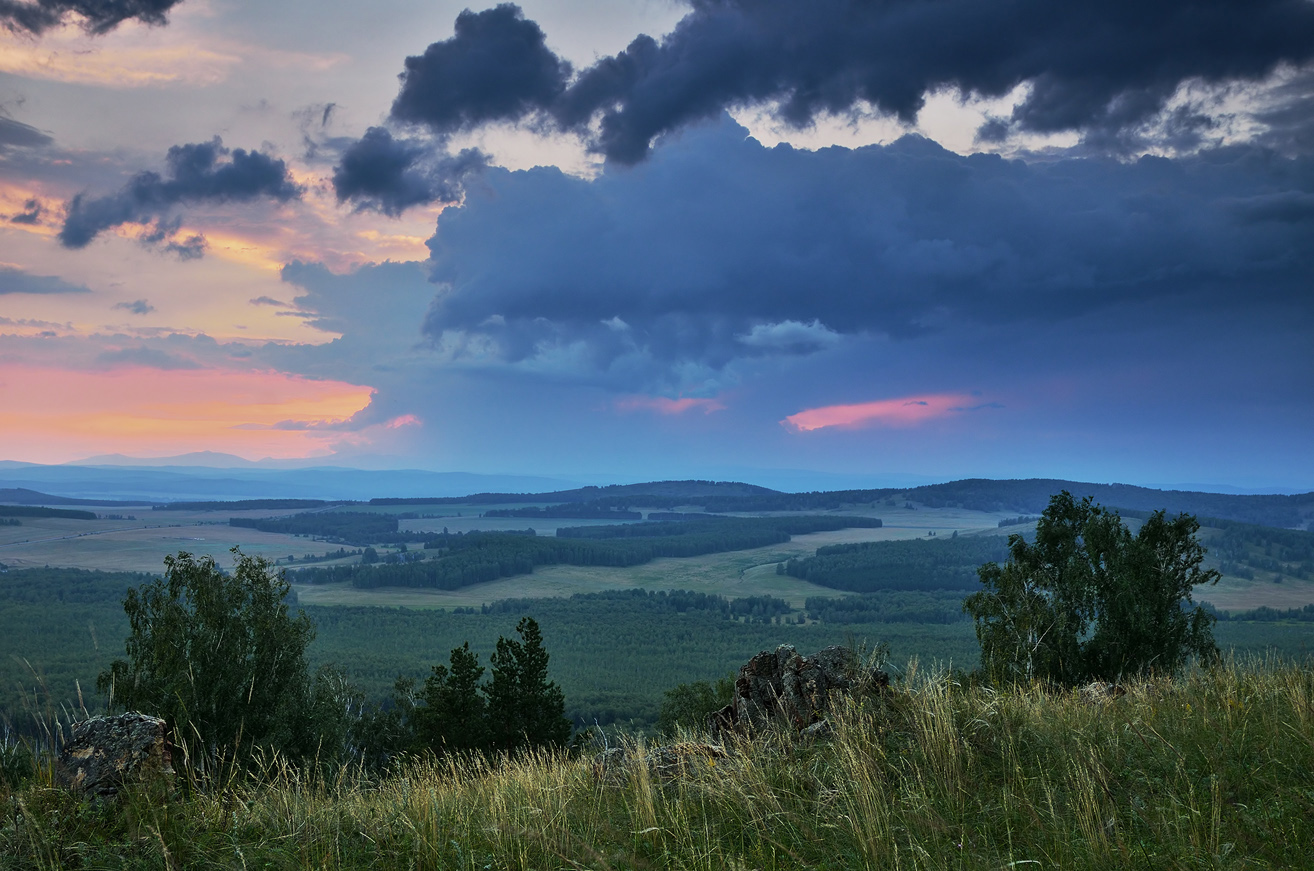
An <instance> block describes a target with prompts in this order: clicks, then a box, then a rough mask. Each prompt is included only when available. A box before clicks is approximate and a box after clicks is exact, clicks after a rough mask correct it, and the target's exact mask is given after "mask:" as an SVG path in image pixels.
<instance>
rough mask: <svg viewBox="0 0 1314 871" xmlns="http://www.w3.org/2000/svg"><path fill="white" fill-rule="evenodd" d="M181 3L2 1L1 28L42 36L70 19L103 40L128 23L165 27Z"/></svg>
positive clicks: (154, 0) (139, 0)
mask: <svg viewBox="0 0 1314 871" xmlns="http://www.w3.org/2000/svg"><path fill="white" fill-rule="evenodd" d="M180 2H181V0H0V26H4V27H6V28H8V29H9V30H13V31H26V32H28V33H32V34H37V35H40V34H42V33H45V32H46V31H47V30H50V29H51V28H53V27H58V26H59V25H60V24H63V23H64V22H65V21H67V20H68V19H70V18H74V19H76V20H77V21H78V22H79V23H80V24H81V25H82V28H83V29H84V30H86V31H87V32H88V33H90V34H93V35H96V36H100V35H103V34H106V33H109V32H110V31H111V30H113V29H114V28H116V27H118V26H119V25H120V24H122V23H123V22H125V21H128V20H136V21H140V22H142V23H143V24H154V25H162V24H167V23H168V20H169V16H168V13H169V10H170V9H172V8H173V7H174V6H177V5H178V3H180Z"/></svg>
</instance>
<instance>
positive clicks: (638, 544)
mask: <svg viewBox="0 0 1314 871" xmlns="http://www.w3.org/2000/svg"><path fill="white" fill-rule="evenodd" d="M879 523H880V521H879V520H878V519H876V518H867V517H832V516H821V517H807V516H804V517H761V518H708V519H703V520H693V521H687V522H679V523H675V522H671V523H653V524H649V523H643V524H626V525H617V526H586V527H573V528H570V529H568V530H558V536H557V537H555V538H552V537H546V536H538V535H534V534H532V530H530V531H528V534H526V533H510V532H469V533H464V534H460V533H457V534H450V535H449V534H433V535H432V536H431V538H430V539H429V540H428V541H426V543H425V549H426V551H428V550H433V551H437V553H436V554H435V555H433V556H431V557H430V558H429V559H425V560H423V561H417V562H407V563H403V564H400V565H378V566H362V565H346V566H324V567H315V568H306V569H301V570H299V571H298V572H297V580H298V581H300V582H303V583H309V584H328V583H350V584H351V585H352V586H355V587H358V588H365V589H368V588H373V587H427V588H432V589H439V590H455V589H460V588H461V587H466V586H470V585H472V584H479V583H487V582H488V581H494V580H497V579H499V578H505V577H512V576H514V575H523V574H530V573H532V572H533V571H534V569H535V568H536V567H538V566H548V565H573V566H610V567H616V568H623V567H627V566H635V565H642V564H644V563H647V562H651V561H652V560H654V559H657V558H660V557H691V556H703V555H705V554H710V553H722V552H725V551H733V550H747V549H750V548H755V547H765V546H767V545H772V544H782V543H784V542H786V541H789V539H790V536H791V534H803V533H807V532H818V531H822V530H827V529H844V528H848V527H850V526H862V527H872V526H876V525H879ZM562 533H565V534H564V535H563V534H562Z"/></svg>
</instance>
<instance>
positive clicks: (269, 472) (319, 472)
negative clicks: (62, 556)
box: [0, 455, 582, 504]
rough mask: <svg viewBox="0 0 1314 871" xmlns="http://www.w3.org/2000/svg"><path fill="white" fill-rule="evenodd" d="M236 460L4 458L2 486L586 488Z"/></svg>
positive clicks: (318, 491)
mask: <svg viewBox="0 0 1314 871" xmlns="http://www.w3.org/2000/svg"><path fill="white" fill-rule="evenodd" d="M190 456H192V457H195V455H190ZM221 456H226V455H221ZM101 459H106V458H101ZM162 459H168V460H186V459H187V458H186V457H168V458H162ZM232 459H233V460H237V461H238V462H239V463H246V465H244V466H243V465H234V466H232V467H227V468H219V467H213V466H199V465H187V464H186V463H183V464H182V465H160V466H129V465H119V464H115V463H108V464H106V465H61V466H45V465H37V464H33V463H16V462H13V461H0V490H4V489H24V488H26V489H29V490H38V491H41V492H42V493H46V494H52V495H54V496H57V497H63V498H69V499H84V500H90V501H92V502H94V503H96V504H106V502H107V501H111V502H121V501H128V502H133V503H135V504H141V503H143V502H146V503H156V502H182V501H207V500H217V499H328V500H339V499H347V500H367V499H370V498H372V497H375V496H464V495H466V494H469V493H477V492H480V491H488V490H504V491H518V492H543V491H548V490H560V489H564V488H569V487H578V486H579V485H580V484H581V483H582V482H580V481H572V480H569V479H561V478H549V477H539V476H533V475H477V474H471V473H467V472H428V471H424V470H421V469H389V470H379V471H374V470H368V469H348V468H343V467H339V466H325V467H315V466H311V467H305V468H291V469H280V468H276V467H271V466H266V465H262V464H261V463H250V462H248V461H245V460H241V459H240V458H238V457H233V458H232ZM275 462H277V461H275ZM61 504H64V503H61Z"/></svg>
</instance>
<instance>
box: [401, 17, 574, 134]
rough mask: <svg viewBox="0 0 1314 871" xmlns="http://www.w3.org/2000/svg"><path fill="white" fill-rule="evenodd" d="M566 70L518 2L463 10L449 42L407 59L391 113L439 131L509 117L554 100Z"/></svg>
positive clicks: (562, 85) (564, 77) (452, 130)
mask: <svg viewBox="0 0 1314 871" xmlns="http://www.w3.org/2000/svg"><path fill="white" fill-rule="evenodd" d="M569 75H570V65H569V64H567V63H566V62H565V61H563V60H561V59H560V58H558V57H557V56H556V55H555V54H553V52H552V51H551V49H549V48H548V47H547V45H546V42H545V39H544V36H543V31H542V30H540V29H539V26H538V25H537V24H535V23H534V22H533V21H526V20H525V18H524V16H523V15H522V14H521V12H520V9H519V8H518V7H517V6H515V5H513V4H511V3H503V4H502V5H500V6H497V7H496V8H493V9H487V10H485V11H483V12H471V11H470V10H469V9H467V10H465V11H464V12H462V13H461V14H460V15H458V16H457V18H456V33H455V35H454V36H453V37H452V38H451V39H448V40H444V41H443V42H435V43H433V44H432V45H430V46H429V47H428V48H427V49H425V52H424V54H422V55H419V56H417V57H408V58H406V69H405V72H403V73H402V74H401V80H402V86H401V92H400V93H399V94H398V95H397V99H396V100H395V101H394V102H393V104H392V118H393V119H394V120H396V121H403V122H413V123H420V124H425V125H428V126H429V127H430V128H432V129H433V130H435V131H437V132H439V133H454V132H456V131H458V130H464V129H469V128H471V127H475V126H478V125H480V124H485V123H488V122H490V121H515V120H518V119H520V118H523V117H524V116H526V115H528V114H530V113H533V112H537V111H541V110H543V109H546V108H548V107H549V106H550V105H552V103H553V102H554V101H555V100H556V99H557V98H558V97H559V96H560V95H561V92H562V91H563V90H564V89H565V86H566V79H567V77H568V76H569Z"/></svg>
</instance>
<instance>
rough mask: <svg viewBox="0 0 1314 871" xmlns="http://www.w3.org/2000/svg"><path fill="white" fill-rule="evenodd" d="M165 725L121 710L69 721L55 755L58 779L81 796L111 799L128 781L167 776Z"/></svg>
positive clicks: (170, 771)
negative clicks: (68, 734)
mask: <svg viewBox="0 0 1314 871" xmlns="http://www.w3.org/2000/svg"><path fill="white" fill-rule="evenodd" d="M171 762H172V759H171V754H170V751H169V742H168V727H167V726H166V724H165V722H164V721H163V720H161V719H160V718H159V717H149V716H147V715H145V714H137V713H127V714H120V715H118V716H116V717H92V718H91V719H90V720H83V721H82V722H80V723H74V724H73V731H72V737H71V738H70V739H69V740H68V741H67V742H65V744H64V749H63V750H62V751H60V754H59V769H58V773H59V779H60V781H61V783H63V785H64V786H66V787H67V788H69V789H71V790H73V791H74V792H77V793H80V794H82V795H84V796H87V797H94V798H114V797H115V796H117V795H118V794H119V792H120V791H121V790H122V789H124V788H125V787H127V786H128V785H130V784H134V783H144V782H161V781H163V782H167V781H168V780H169V779H170V778H171V777H172V776H173V767H172V765H171Z"/></svg>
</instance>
